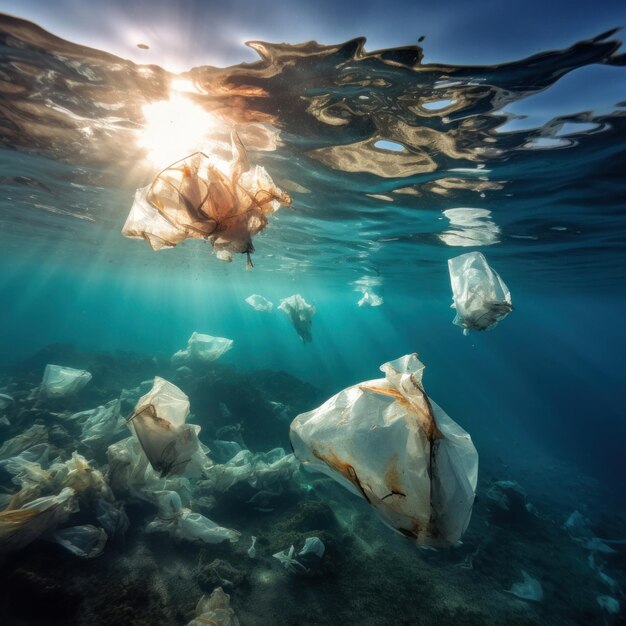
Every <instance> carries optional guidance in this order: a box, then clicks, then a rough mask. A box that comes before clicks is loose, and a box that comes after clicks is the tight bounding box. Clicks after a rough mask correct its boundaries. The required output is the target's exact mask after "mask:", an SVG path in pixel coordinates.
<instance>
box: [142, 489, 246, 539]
mask: <svg viewBox="0 0 626 626" xmlns="http://www.w3.org/2000/svg"><path fill="white" fill-rule="evenodd" d="M157 495H158V507H159V515H158V517H157V518H156V519H155V520H153V521H152V522H150V523H149V524H148V526H147V527H146V532H148V533H156V532H166V533H168V534H169V535H170V537H172V538H174V539H179V540H187V541H202V542H203V543H222V542H223V541H230V542H231V543H233V542H236V541H238V540H239V537H240V535H241V533H239V532H237V531H236V530H232V529H230V528H224V527H223V526H219V525H218V524H216V523H215V522H213V521H211V520H210V519H208V518H207V517H204V515H200V513H192V512H191V510H190V509H187V508H185V507H183V506H182V503H181V500H180V496H179V495H178V494H177V493H176V492H175V491H164V492H161V493H160V494H157Z"/></svg>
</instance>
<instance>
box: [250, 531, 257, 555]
mask: <svg viewBox="0 0 626 626" xmlns="http://www.w3.org/2000/svg"><path fill="white" fill-rule="evenodd" d="M251 540H252V543H251V544H250V547H249V548H248V556H249V557H250V558H251V559H254V558H255V557H256V537H255V536H254V535H253V536H252V537H251Z"/></svg>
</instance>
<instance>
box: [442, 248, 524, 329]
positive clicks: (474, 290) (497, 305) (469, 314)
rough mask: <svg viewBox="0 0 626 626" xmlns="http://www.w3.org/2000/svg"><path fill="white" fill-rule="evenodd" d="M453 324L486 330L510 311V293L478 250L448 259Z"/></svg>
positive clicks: (511, 307) (464, 327) (511, 306)
mask: <svg viewBox="0 0 626 626" xmlns="http://www.w3.org/2000/svg"><path fill="white" fill-rule="evenodd" d="M448 269H449V271H450V283H451V285H452V299H453V303H452V308H453V309H456V317H455V318H454V323H455V324H456V325H457V326H460V327H461V328H463V333H464V334H467V333H468V332H469V331H470V330H487V329H488V328H491V327H492V326H495V325H496V324H497V323H498V322H499V321H500V320H502V319H504V318H505V317H506V316H507V315H508V314H509V313H510V312H511V311H512V310H513V305H512V303H511V293H510V292H509V289H508V287H507V286H506V285H505V284H504V281H503V280H502V279H501V278H500V276H499V275H498V274H497V273H496V272H495V271H494V270H493V269H491V267H489V264H488V263H487V259H485V256H484V255H483V254H481V253H480V252H468V253H467V254H462V255H461V256H457V257H455V258H453V259H450V260H449V261H448Z"/></svg>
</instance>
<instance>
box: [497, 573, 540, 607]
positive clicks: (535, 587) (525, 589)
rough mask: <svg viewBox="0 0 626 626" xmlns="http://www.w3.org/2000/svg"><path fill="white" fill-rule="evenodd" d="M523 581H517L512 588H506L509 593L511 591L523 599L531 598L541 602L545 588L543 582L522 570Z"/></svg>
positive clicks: (533, 600)
mask: <svg viewBox="0 0 626 626" xmlns="http://www.w3.org/2000/svg"><path fill="white" fill-rule="evenodd" d="M522 576H523V578H524V579H523V580H522V582H519V583H515V584H514V585H513V586H512V587H511V588H510V589H506V591H507V593H511V594H513V595H514V596H517V597H518V598H521V599H522V600H531V601H532V602H541V601H542V600H543V589H542V587H541V583H540V582H539V581H538V580H537V579H536V578H533V577H532V576H529V575H528V573H527V572H525V571H524V570H522Z"/></svg>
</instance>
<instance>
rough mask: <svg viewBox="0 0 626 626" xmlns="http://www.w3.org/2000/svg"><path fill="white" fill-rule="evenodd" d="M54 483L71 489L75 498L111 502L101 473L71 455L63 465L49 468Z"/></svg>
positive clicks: (83, 460)
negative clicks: (100, 499) (101, 499)
mask: <svg viewBox="0 0 626 626" xmlns="http://www.w3.org/2000/svg"><path fill="white" fill-rule="evenodd" d="M50 473H52V474H53V475H54V481H55V483H57V484H59V485H60V486H61V487H71V488H72V489H73V490H74V492H75V493H76V495H77V496H81V497H84V498H87V499H94V500H96V499H99V498H104V499H105V500H109V501H110V502H112V501H113V499H114V498H113V493H112V492H111V488H110V487H109V484H108V483H107V481H106V479H105V478H104V476H103V475H102V472H101V471H100V470H98V469H96V468H94V467H92V466H91V464H90V463H89V461H87V459H86V458H85V457H84V456H82V455H80V454H78V452H73V453H72V458H71V459H69V460H68V461H66V462H65V463H55V464H53V465H52V466H51V467H50Z"/></svg>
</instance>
